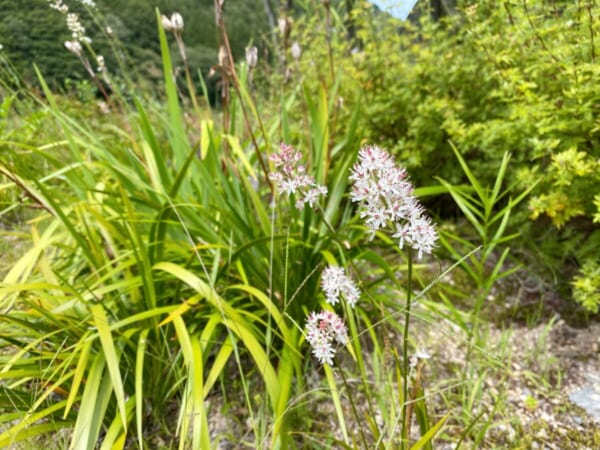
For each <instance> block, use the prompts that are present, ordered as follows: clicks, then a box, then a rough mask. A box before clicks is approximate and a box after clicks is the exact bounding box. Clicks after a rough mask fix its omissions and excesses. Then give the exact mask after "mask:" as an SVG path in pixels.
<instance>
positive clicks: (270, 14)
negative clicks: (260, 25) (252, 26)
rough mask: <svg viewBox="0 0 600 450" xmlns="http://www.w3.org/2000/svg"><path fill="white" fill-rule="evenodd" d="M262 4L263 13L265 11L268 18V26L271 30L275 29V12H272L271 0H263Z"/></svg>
mask: <svg viewBox="0 0 600 450" xmlns="http://www.w3.org/2000/svg"><path fill="white" fill-rule="evenodd" d="M263 5H264V6H265V13H267V19H268V20H269V28H270V29H271V31H273V30H275V13H274V12H273V7H272V6H271V1H270V0H263Z"/></svg>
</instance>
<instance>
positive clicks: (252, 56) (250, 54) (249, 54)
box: [246, 46, 258, 67]
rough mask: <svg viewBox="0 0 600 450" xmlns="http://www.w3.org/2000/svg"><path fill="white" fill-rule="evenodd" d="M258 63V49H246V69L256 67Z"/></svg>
mask: <svg viewBox="0 0 600 450" xmlns="http://www.w3.org/2000/svg"><path fill="white" fill-rule="evenodd" d="M257 62H258V49H257V48H256V47H254V46H252V47H246V64H248V67H256V63H257Z"/></svg>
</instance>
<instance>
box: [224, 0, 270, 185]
mask: <svg viewBox="0 0 600 450" xmlns="http://www.w3.org/2000/svg"><path fill="white" fill-rule="evenodd" d="M223 2H224V0H215V15H216V18H217V26H218V27H219V36H220V38H221V39H222V45H221V48H223V49H224V52H225V54H224V55H223V59H224V60H226V61H227V63H226V64H224V65H223V66H224V67H223V68H222V72H223V73H226V75H224V77H226V78H227V93H229V77H230V76H231V80H232V81H233V87H234V89H235V91H236V93H237V95H238V97H239V99H240V106H241V109H242V114H243V116H244V121H245V122H246V126H247V127H248V129H249V130H250V139H252V144H253V146H254V151H255V152H256V157H257V159H258V163H259V164H260V167H261V169H262V171H263V173H264V175H265V180H266V181H267V183H268V184H269V188H270V189H271V192H274V191H275V187H274V186H273V183H272V182H271V179H270V178H269V170H268V168H267V166H266V164H265V161H264V159H263V157H262V155H261V153H260V151H259V149H258V142H257V141H256V137H255V136H254V133H252V127H251V124H250V117H249V114H248V110H247V108H246V105H245V104H244V99H243V97H242V92H241V88H240V80H239V78H238V76H237V73H236V71H235V65H234V64H233V55H232V53H231V46H230V45H229V37H228V35H227V30H226V29H225V22H224V21H223V10H222V6H223ZM217 8H219V10H218V11H217ZM250 100H251V101H253V100H252V97H250ZM254 106H255V107H256V105H254ZM258 121H259V127H260V129H261V133H262V135H263V139H264V140H265V143H266V145H267V148H269V140H268V137H267V132H266V130H265V128H264V124H263V122H262V120H261V119H260V116H259V117H258Z"/></svg>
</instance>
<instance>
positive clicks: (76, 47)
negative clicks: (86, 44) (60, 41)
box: [65, 41, 82, 57]
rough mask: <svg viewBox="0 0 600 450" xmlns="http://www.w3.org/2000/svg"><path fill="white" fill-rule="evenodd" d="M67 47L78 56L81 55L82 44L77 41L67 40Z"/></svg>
mask: <svg viewBox="0 0 600 450" xmlns="http://www.w3.org/2000/svg"><path fill="white" fill-rule="evenodd" d="M65 47H66V48H67V50H69V51H70V52H71V53H73V54H74V55H75V56H77V57H81V51H82V48H81V44H80V43H79V42H77V41H66V42H65Z"/></svg>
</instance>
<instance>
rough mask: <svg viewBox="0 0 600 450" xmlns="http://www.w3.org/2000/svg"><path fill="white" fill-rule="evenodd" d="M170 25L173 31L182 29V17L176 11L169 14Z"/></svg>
mask: <svg viewBox="0 0 600 450" xmlns="http://www.w3.org/2000/svg"><path fill="white" fill-rule="evenodd" d="M171 25H173V31H177V32H182V31H183V17H181V14H179V13H178V12H174V13H173V14H171Z"/></svg>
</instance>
